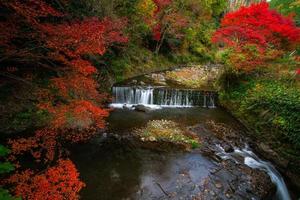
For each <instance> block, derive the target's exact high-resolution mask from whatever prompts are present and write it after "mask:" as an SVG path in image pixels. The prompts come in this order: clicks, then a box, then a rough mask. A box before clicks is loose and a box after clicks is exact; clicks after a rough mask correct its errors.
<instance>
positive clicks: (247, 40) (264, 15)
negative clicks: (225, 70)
mask: <svg viewBox="0 0 300 200" xmlns="http://www.w3.org/2000/svg"><path fill="white" fill-rule="evenodd" d="M212 41H213V42H214V43H219V44H223V45H225V47H232V48H233V49H234V51H235V53H236V54H237V55H241V59H238V58H237V57H238V56H235V57H233V58H232V59H235V60H236V62H234V63H235V64H236V67H237V68H238V69H243V68H244V69H246V70H252V69H253V68H255V66H256V64H260V63H264V62H265V61H266V60H268V59H272V58H274V56H278V54H280V52H281V51H285V50H288V49H292V48H293V47H295V45H297V44H299V43H300V29H299V28H297V27H296V25H295V23H294V22H293V20H292V19H291V18H290V17H284V16H282V15H281V14H279V13H278V12H276V11H275V10H271V9H270V8H269V4H268V3H267V2H262V3H258V4H252V5H251V6H249V7H242V8H241V9H239V10H238V11H236V12H232V13H228V14H226V15H225V17H224V18H223V19H222V21H221V27H220V28H219V29H218V30H217V31H216V32H215V34H214V35H213V37H212ZM249 47H251V50H252V51H251V50H249ZM275 49H276V50H278V51H277V53H275V54H274V50H275ZM269 50H271V51H272V53H270V52H269ZM271 54H273V56H271ZM247 67H248V68H247Z"/></svg>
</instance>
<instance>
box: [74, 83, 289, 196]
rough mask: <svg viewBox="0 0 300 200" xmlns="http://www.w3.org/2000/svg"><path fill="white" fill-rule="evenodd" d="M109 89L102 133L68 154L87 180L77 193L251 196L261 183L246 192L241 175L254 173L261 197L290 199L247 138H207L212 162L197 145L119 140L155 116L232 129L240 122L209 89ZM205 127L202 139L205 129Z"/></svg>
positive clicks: (246, 181) (184, 123)
mask: <svg viewBox="0 0 300 200" xmlns="http://www.w3.org/2000/svg"><path fill="white" fill-rule="evenodd" d="M113 95H114V97H115V98H114V102H113V103H112V104H111V107H114V108H115V109H114V110H113V111H112V113H111V115H110V117H109V118H108V123H109V125H108V130H107V132H106V133H104V134H103V135H102V136H99V137H98V138H95V139H93V140H92V141H90V142H89V143H88V144H82V145H78V146H76V147H74V149H73V150H72V154H71V155H72V160H73V161H74V162H75V163H76V166H77V167H78V170H79V172H80V175H81V178H82V180H83V181H84V182H85V183H86V185H87V186H86V188H84V189H83V191H82V192H81V197H82V199H83V200H98V199H99V200H123V199H124V200H125V199H126V200H127V199H145V200H147V199H149V200H150V199H184V200H188V199H253V200H254V199H261V196H259V195H258V194H262V193H263V192H264V191H263V189H262V191H260V192H257V193H255V192H253V191H254V189H253V184H255V181H254V182H253V183H252V182H251V180H252V179H249V176H251V175H253V174H256V173H257V174H258V175H257V176H258V178H257V179H259V177H264V176H265V177H266V178H265V179H264V180H263V181H262V182H263V183H266V184H265V185H266V186H267V187H268V188H269V189H270V188H271V186H270V185H271V184H268V180H269V181H270V182H273V183H274V185H275V187H274V188H275V191H274V192H272V195H271V196H268V199H273V200H290V199H291V197H290V194H289V191H288V189H287V186H286V184H285V182H284V179H283V177H282V176H281V175H280V173H279V172H278V171H277V170H276V169H275V167H274V166H273V165H272V164H271V163H270V162H267V161H264V160H262V159H260V158H259V157H258V156H257V155H256V154H255V153H254V152H252V151H251V148H250V147H249V146H248V144H247V143H244V145H240V146H234V150H233V151H232V152H226V151H225V150H224V148H223V147H222V145H221V143H222V142H220V141H219V140H214V139H213V140H211V141H212V143H209V144H207V145H208V146H209V148H211V149H212V150H213V151H214V155H215V156H217V157H219V158H221V160H215V159H212V157H210V156H207V155H205V154H204V153H202V151H198V150H194V151H191V152H179V151H178V152H177V151H176V152H160V151H153V150H149V149H142V148H136V146H134V145H133V144H132V143H131V142H130V141H128V140H123V139H122V138H126V137H127V135H130V134H131V132H132V130H134V129H136V128H140V127H142V126H145V125H146V123H147V122H148V121H149V120H160V119H165V120H173V121H175V122H177V123H179V124H180V125H181V126H184V127H192V126H196V125H197V126H198V125H199V126H201V127H202V125H203V124H204V123H205V122H206V121H211V120H212V121H214V122H216V123H222V124H226V125H227V126H229V127H232V128H233V129H240V127H241V125H240V124H239V123H238V122H237V121H236V120H235V119H234V118H233V117H232V116H231V115H229V114H228V113H227V112H225V111H224V110H222V109H221V108H218V107H217V106H216V99H217V97H216V94H214V93H212V92H203V91H195V90H178V89H171V88H163V87H144V88H142V87H127V86H126V87H125V86H124V87H114V88H113ZM139 104H144V106H146V107H149V108H151V110H150V111H149V110H148V111H147V112H137V111H135V110H134V105H139ZM201 130H202V129H201ZM203 130H204V129H203ZM199 132H201V131H199ZM202 132H205V131H202ZM207 133H208V135H209V136H208V137H210V133H209V131H208V132H207ZM204 146H205V145H204ZM224 166H225V167H224ZM259 173H261V174H262V175H261V176H260V174H259ZM249 174H250V175H249ZM254 176H255V175H254ZM249 180H250V181H249ZM254 180H256V179H254ZM229 183H230V184H231V183H232V186H231V185H230V184H229ZM258 183H260V182H258ZM234 185H236V186H234ZM257 185H259V184H257ZM255 187H256V186H255ZM252 190H253V191H252ZM258 190H261V189H258ZM270 191H271V189H270Z"/></svg>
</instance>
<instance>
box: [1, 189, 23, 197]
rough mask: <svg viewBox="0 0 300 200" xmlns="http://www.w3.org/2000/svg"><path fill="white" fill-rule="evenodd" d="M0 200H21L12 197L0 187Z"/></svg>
mask: <svg viewBox="0 0 300 200" xmlns="http://www.w3.org/2000/svg"><path fill="white" fill-rule="evenodd" d="M0 199H1V200H21V199H22V198H20V197H19V198H16V197H13V196H12V195H11V194H9V192H8V191H7V190H5V189H3V188H1V187H0Z"/></svg>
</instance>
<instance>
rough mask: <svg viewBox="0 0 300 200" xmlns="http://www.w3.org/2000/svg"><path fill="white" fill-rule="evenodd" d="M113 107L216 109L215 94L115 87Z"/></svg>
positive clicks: (163, 88) (161, 88)
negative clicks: (200, 107) (140, 106)
mask: <svg viewBox="0 0 300 200" xmlns="http://www.w3.org/2000/svg"><path fill="white" fill-rule="evenodd" d="M112 92H113V96H114V101H113V104H112V106H113V107H121V106H123V105H125V104H126V105H137V104H143V105H147V106H161V107H192V106H203V107H206V108H215V93H213V92H203V91H197V90H183V89H172V88H165V87H113V89H112Z"/></svg>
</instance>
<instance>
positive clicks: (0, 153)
mask: <svg viewBox="0 0 300 200" xmlns="http://www.w3.org/2000/svg"><path fill="white" fill-rule="evenodd" d="M9 153H10V150H9V149H8V148H6V147H5V146H3V145H1V144H0V158H1V160H2V159H4V157H5V156H7V155H8V154H9ZM14 169H15V167H14V165H13V164H11V163H10V162H0V175H1V174H5V173H9V172H11V171H13V170H14ZM0 199H1V200H21V198H15V197H13V196H12V195H11V194H9V192H8V190H5V189H3V188H2V187H0Z"/></svg>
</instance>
